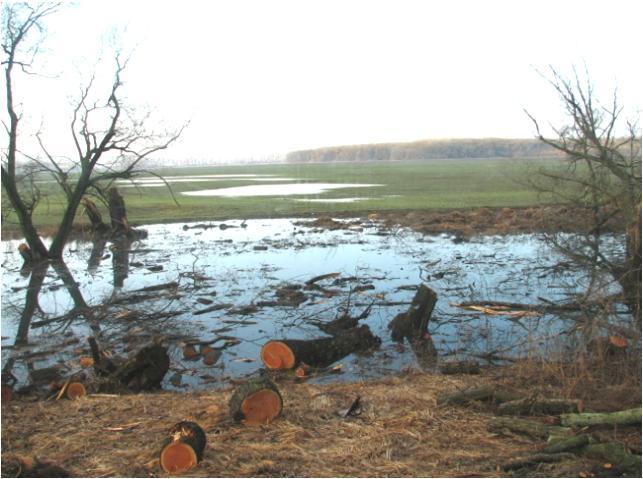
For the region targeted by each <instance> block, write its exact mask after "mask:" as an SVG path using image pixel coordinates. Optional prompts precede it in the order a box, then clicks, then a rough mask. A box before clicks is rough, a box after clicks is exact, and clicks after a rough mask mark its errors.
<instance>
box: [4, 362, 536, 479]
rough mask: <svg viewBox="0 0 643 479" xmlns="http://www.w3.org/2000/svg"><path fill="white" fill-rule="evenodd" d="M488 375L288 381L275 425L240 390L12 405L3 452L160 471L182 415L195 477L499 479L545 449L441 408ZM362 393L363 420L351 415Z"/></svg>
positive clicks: (103, 470)
mask: <svg viewBox="0 0 643 479" xmlns="http://www.w3.org/2000/svg"><path fill="white" fill-rule="evenodd" d="M485 380H488V379H483V378H480V377H477V378H474V377H469V378H451V377H444V376H433V375H425V374H409V375H406V376H401V377H391V378H387V379H383V380H380V381H374V382H368V383H353V384H336V385H329V386H316V385H309V384H281V385H280V389H281V390H282V394H283V396H284V413H283V415H282V416H281V417H280V418H278V419H277V420H275V421H274V422H273V423H271V424H269V425H266V426H259V427H249V426H244V425H239V424H235V423H233V422H232V421H231V420H230V419H228V414H227V410H228V409H227V401H228V399H229V397H230V395H231V390H230V389H227V390H216V391H210V392H201V393H188V394H185V393H183V394H177V393H158V394H145V395H129V396H121V397H118V398H112V397H100V396H89V397H85V398H83V399H80V400H78V401H63V400H61V401H59V402H11V403H8V404H6V405H3V411H2V453H3V459H5V457H9V456H7V455H9V454H22V455H30V456H35V457H36V458H38V459H40V460H42V461H48V462H52V463H54V464H57V465H59V466H62V467H64V468H66V469H67V470H69V471H70V472H71V473H72V474H73V475H76V476H88V477H99V476H103V477H105V476H162V475H163V473H162V472H161V471H160V469H159V467H158V460H157V458H158V453H159V447H160V442H161V440H162V439H163V437H164V436H165V434H166V433H167V431H168V430H169V429H170V428H171V427H172V425H174V423H176V422H177V421H179V420H182V419H188V420H194V421H196V422H198V423H199V424H200V425H201V426H202V427H203V428H204V429H205V431H206V433H207V436H208V446H207V447H206V452H205V455H204V460H203V462H202V463H201V464H200V465H199V466H198V467H197V468H196V469H193V470H192V471H190V473H189V474H188V475H191V476H210V477H217V476H237V477H247V476H272V477H289V476H300V477H308V476H318V477H330V476H332V477H344V476H359V477H363V476H378V477H379V476H416V477H417V476H483V477H484V476H497V475H499V474H500V472H499V470H498V469H497V466H498V465H499V464H501V463H503V462H505V461H506V460H508V459H510V458H513V457H515V456H517V455H520V454H521V453H525V452H529V451H533V450H534V449H535V448H536V444H535V443H534V442H533V441H532V440H530V439H526V438H522V437H514V438H512V439H511V440H507V438H506V437H502V436H499V435H496V434H494V433H491V432H490V431H489V430H488V427H487V423H488V420H489V418H490V417H491V414H490V413H488V412H483V411H476V410H475V408H474V409H466V408H457V407H451V406H440V405H438V404H437V401H436V398H437V397H438V395H439V394H441V393H444V392H448V391H455V390H457V389H460V388H464V387H466V386H468V385H471V384H474V383H475V384H477V383H480V382H481V381H485ZM356 395H360V396H361V397H362V401H363V412H362V414H361V415H360V416H358V417H354V418H349V419H344V418H342V417H340V416H339V415H338V414H337V410H339V409H342V408H346V407H348V405H350V403H351V402H352V400H353V399H354V398H355V396H356Z"/></svg>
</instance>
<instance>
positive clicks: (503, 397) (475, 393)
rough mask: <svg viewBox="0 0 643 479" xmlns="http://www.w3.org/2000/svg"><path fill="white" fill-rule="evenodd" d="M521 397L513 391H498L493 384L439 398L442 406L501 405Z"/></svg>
mask: <svg viewBox="0 0 643 479" xmlns="http://www.w3.org/2000/svg"><path fill="white" fill-rule="evenodd" d="M518 397H519V396H518V394H515V393H513V392H511V391H505V390H503V389H498V387H497V386H495V385H492V384H485V385H483V386H480V387H476V388H471V389H467V390H464V391H458V392H457V393H454V394H447V395H442V396H440V397H439V398H438V402H439V403H440V404H468V403H470V402H472V401H485V402H492V403H496V404H501V403H504V402H507V401H513V400H515V399H517V398H518Z"/></svg>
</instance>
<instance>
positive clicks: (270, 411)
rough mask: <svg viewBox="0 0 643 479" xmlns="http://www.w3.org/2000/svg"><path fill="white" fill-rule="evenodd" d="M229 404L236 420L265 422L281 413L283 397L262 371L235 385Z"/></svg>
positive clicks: (252, 422) (253, 422)
mask: <svg viewBox="0 0 643 479" xmlns="http://www.w3.org/2000/svg"><path fill="white" fill-rule="evenodd" d="M229 406H230V414H231V416H232V418H233V419H234V420H235V421H236V422H242V421H243V422H244V423H246V424H266V423H269V422H271V421H272V420H273V419H275V418H276V417H277V416H279V415H280V414H281V411H282V408H283V399H282V398H281V394H280V393H279V389H277V386H276V385H275V384H274V383H273V382H272V381H271V380H270V379H269V378H268V376H267V375H266V374H265V373H264V372H263V371H262V372H260V373H259V374H257V375H255V376H252V377H250V378H248V380H246V381H245V382H244V383H242V384H240V385H239V386H237V388H236V389H235V391H234V393H233V394H232V397H231V398H230V402H229Z"/></svg>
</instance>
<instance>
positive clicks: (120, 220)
mask: <svg viewBox="0 0 643 479" xmlns="http://www.w3.org/2000/svg"><path fill="white" fill-rule="evenodd" d="M107 193H108V203H109V216H110V219H111V221H112V234H113V235H119V234H122V235H125V236H127V235H129V233H130V229H131V228H130V225H129V222H128V221H127V212H126V210H125V200H124V199H123V197H122V196H121V194H120V193H119V192H118V190H117V189H116V188H115V187H112V188H110V189H109V190H108V192H107Z"/></svg>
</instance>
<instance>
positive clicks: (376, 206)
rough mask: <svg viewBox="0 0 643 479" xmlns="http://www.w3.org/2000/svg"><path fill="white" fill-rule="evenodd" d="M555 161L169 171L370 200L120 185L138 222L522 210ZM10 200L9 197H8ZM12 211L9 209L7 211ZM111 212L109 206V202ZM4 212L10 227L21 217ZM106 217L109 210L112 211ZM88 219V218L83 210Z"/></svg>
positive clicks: (52, 217)
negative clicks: (320, 185) (325, 185)
mask: <svg viewBox="0 0 643 479" xmlns="http://www.w3.org/2000/svg"><path fill="white" fill-rule="evenodd" d="M551 163H552V161H551V160H509V159H475V160H426V161H416V162H368V163H366V162H362V163H330V164H272V165H245V166H211V167H195V168H168V169H164V170H159V171H158V173H160V174H163V175H164V176H168V177H169V176H181V175H202V174H262V175H276V176H278V177H288V178H297V179H299V180H301V181H307V182H317V181H319V182H333V183H377V184H382V185H383V186H377V187H372V188H352V189H351V188H346V189H341V190H332V191H329V192H327V193H324V194H322V195H314V196H312V197H315V198H347V197H352V196H357V197H369V198H372V199H369V200H367V201H359V202H355V203H304V202H298V201H294V200H293V199H294V198H303V197H302V196H299V197H242V198H219V197H193V196H184V195H181V192H182V191H194V190H201V189H213V188H223V187H228V186H244V185H255V184H261V183H257V182H253V181H249V180H225V181H212V182H198V183H195V182H186V183H172V189H173V191H174V194H175V197H176V199H177V200H178V202H179V205H178V206H177V205H176V204H175V203H174V200H173V199H172V195H171V194H170V192H169V191H168V189H167V188H164V187H154V188H140V189H136V188H120V191H121V193H122V194H123V196H124V197H125V201H126V205H127V211H128V217H129V220H130V222H132V223H138V224H144V223H156V222H168V221H188V220H222V219H229V218H252V217H273V216H274V217H277V216H279V217H284V216H302V215H320V214H340V213H351V212H352V213H364V212H375V211H384V210H406V209H428V208H440V209H443V208H473V207H482V206H486V207H505V206H506V207H516V206H529V205H533V204H535V203H537V201H538V197H537V195H536V193H535V192H534V191H532V190H530V189H529V188H528V187H526V186H525V181H526V179H527V177H528V176H529V175H530V174H531V173H533V171H534V170H535V169H536V168H539V167H540V166H545V165H546V164H551ZM42 193H43V196H44V200H43V201H42V202H41V204H40V205H39V207H38V208H37V209H36V211H35V213H34V217H35V222H36V224H37V225H39V226H52V225H55V224H57V223H58V221H59V219H60V217H61V215H62V206H63V202H62V198H61V197H60V195H59V194H58V193H57V192H56V189H55V185H53V184H51V183H47V184H44V185H42ZM309 197H310V196H309ZM3 203H4V204H8V203H5V198H4V195H3ZM3 209H4V208H3ZM101 209H102V210H103V211H105V209H104V207H101ZM5 213H6V212H3V219H4V220H5V221H6V223H5V224H6V225H7V226H9V227H11V225H12V223H14V220H13V219H12V218H11V215H6V214H5ZM105 216H107V214H106V213H105ZM78 219H79V220H80V221H86V220H85V217H84V215H82V214H79V215H78Z"/></svg>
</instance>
